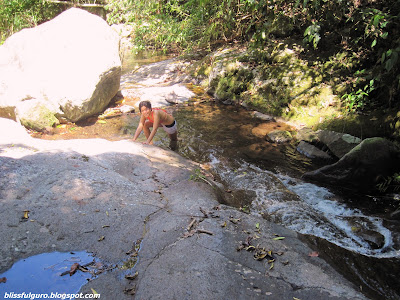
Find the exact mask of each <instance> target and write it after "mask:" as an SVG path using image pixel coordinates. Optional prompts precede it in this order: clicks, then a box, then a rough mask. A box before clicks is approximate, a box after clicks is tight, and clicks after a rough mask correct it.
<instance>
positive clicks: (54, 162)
mask: <svg viewBox="0 0 400 300" xmlns="http://www.w3.org/2000/svg"><path fill="white" fill-rule="evenodd" d="M0 127H1V128H2V129H1V133H0V201H1V207H2V209H1V211H0V218H1V220H2V221H1V224H2V230H1V231H0V239H1V241H2V243H1V245H0V254H1V257H2V260H1V262H0V263H1V269H0V272H1V273H3V272H5V271H6V270H7V269H9V268H10V267H11V266H12V265H13V264H14V263H15V262H17V261H18V260H20V259H23V258H28V257H30V256H33V255H36V254H40V253H48V252H53V251H59V252H69V251H88V252H90V253H93V255H94V257H95V259H96V260H98V261H100V262H101V263H102V266H100V267H98V270H97V271H99V270H101V271H102V272H98V273H101V274H100V275H98V276H96V277H94V279H93V280H91V281H89V282H88V283H87V284H85V285H84V286H83V287H82V288H81V292H82V293H93V291H96V292H97V293H99V294H100V295H101V299H133V298H134V299H279V300H282V299H301V300H305V299H313V300H315V299H366V298H365V297H364V296H363V295H362V294H361V293H360V292H359V291H358V289H357V287H355V286H353V285H352V284H351V283H349V282H348V281H346V280H345V279H344V278H343V277H342V276H341V275H339V274H338V273H337V272H336V271H335V270H333V269H332V268H331V267H330V266H329V265H328V264H327V263H326V262H325V261H324V260H322V259H321V258H320V257H318V256H315V255H312V254H311V253H312V249H310V248H309V247H308V246H307V245H305V244H304V243H303V242H301V241H300V239H299V237H298V235H297V234H296V233H295V232H293V231H290V230H288V229H285V228H283V227H281V226H278V225H275V224H272V223H270V222H267V221H265V220H264V219H262V218H260V217H257V216H253V215H249V214H246V213H244V212H241V211H238V210H236V209H233V208H230V207H227V206H224V205H221V204H219V203H218V202H217V196H216V193H215V191H214V190H213V187H212V186H211V185H210V184H208V183H207V182H206V181H204V180H201V178H202V177H201V176H198V174H199V173H198V170H199V166H198V165H197V164H195V163H193V162H191V161H188V160H186V159H184V158H182V157H181V156H179V155H178V154H176V153H174V152H172V151H167V150H163V149H160V148H158V147H154V146H147V145H142V144H141V143H134V142H131V141H118V142H110V141H106V140H101V139H90V140H68V141H67V140H62V141H60V140H59V141H44V140H36V139H33V138H31V137H30V136H29V135H28V134H27V133H26V131H25V130H24V129H23V128H22V127H20V125H18V124H17V123H15V122H13V121H11V120H5V119H0ZM196 174H197V175H196ZM196 178H197V179H200V180H195V179H196ZM310 254H311V255H310ZM127 262H130V263H131V264H130V266H129V267H128V270H126V265H127ZM123 265H124V266H125V268H123V267H122V266H123ZM129 268H130V269H129ZM127 271H129V272H130V273H129V274H130V275H131V276H127V277H128V278H126V277H125V275H127ZM78 272H80V271H78ZM135 274H136V275H135ZM73 276H75V275H73ZM10 280H12V278H7V282H9V281H10ZM1 284H2V285H3V287H4V286H6V285H7V283H1ZM28 292H29V291H28ZM73 292H74V291H71V293H73Z"/></svg>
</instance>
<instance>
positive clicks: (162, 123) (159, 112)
mask: <svg viewBox="0 0 400 300" xmlns="http://www.w3.org/2000/svg"><path fill="white" fill-rule="evenodd" d="M139 112H140V114H141V116H140V121H139V125H138V128H137V129H136V132H135V135H134V136H133V140H134V141H136V139H137V138H138V137H139V135H140V133H141V132H142V130H143V131H144V134H145V135H146V138H147V140H146V142H144V143H143V144H147V145H149V144H150V145H152V144H153V138H154V135H155V134H156V132H157V129H158V127H163V128H164V130H165V132H166V133H168V136H169V138H170V139H171V142H175V143H176V141H177V140H178V131H177V128H176V121H175V118H174V117H173V116H172V115H170V114H169V113H167V112H166V111H165V110H163V109H159V108H151V103H150V101H141V102H140V103H139ZM150 127H153V130H152V131H150Z"/></svg>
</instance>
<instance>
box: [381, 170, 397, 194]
mask: <svg viewBox="0 0 400 300" xmlns="http://www.w3.org/2000/svg"><path fill="white" fill-rule="evenodd" d="M376 187H377V189H378V190H379V191H380V192H381V193H386V192H388V191H391V192H399V191H400V173H395V174H393V175H392V176H387V177H385V178H382V180H381V182H380V183H379V184H377V186H376Z"/></svg>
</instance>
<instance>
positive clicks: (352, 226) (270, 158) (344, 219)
mask: <svg viewBox="0 0 400 300" xmlns="http://www.w3.org/2000/svg"><path fill="white" fill-rule="evenodd" d="M125 104H129V103H125ZM168 110H170V111H171V113H173V115H174V116H175V118H176V120H177V122H178V126H179V147H178V149H177V150H176V151H177V152H178V153H180V154H181V155H182V156H184V157H186V158H188V159H191V160H193V161H196V162H199V163H201V164H203V166H204V167H206V168H208V169H209V170H210V172H211V173H212V174H213V175H214V176H215V179H216V180H217V181H220V182H222V183H224V185H225V187H226V189H227V190H229V191H230V192H231V193H230V194H231V195H232V200H231V201H229V200H228V201H227V202H228V204H229V205H232V206H236V207H238V208H241V209H243V210H245V211H249V212H250V213H252V214H257V215H261V216H263V217H264V218H266V219H268V220H270V221H273V222H276V223H278V224H282V225H283V226H285V227H287V228H290V229H292V230H294V231H296V232H298V233H300V234H303V235H305V237H306V239H307V241H308V242H309V243H311V245H313V246H314V247H315V249H316V250H318V251H319V252H320V256H321V257H323V258H325V259H327V260H328V261H330V262H331V263H332V264H333V265H334V266H335V267H337V268H338V269H339V270H340V271H341V272H342V273H344V275H345V276H347V277H348V278H349V279H351V280H352V281H353V282H355V283H357V284H359V285H360V286H361V287H362V288H363V289H364V291H365V292H367V294H368V296H369V297H370V298H371V299H383V298H386V299H400V298H399V295H400V290H399V287H398V284H397V278H396V273H397V272H399V271H400V264H399V257H400V243H399V240H400V238H399V237H400V234H399V232H400V230H399V226H398V225H399V223H398V222H397V221H391V220H389V219H388V218H387V216H388V215H389V211H391V210H393V209H394V208H393V207H388V206H387V205H382V200H381V199H379V198H377V197H373V196H369V195H361V194H357V193H355V192H353V191H350V190H341V189H339V188H334V187H322V186H318V185H315V184H311V183H308V182H305V181H303V180H302V179H301V175H302V174H303V173H304V172H306V171H310V170H314V169H316V168H318V167H320V166H321V164H319V163H317V162H315V161H312V160H310V159H308V158H306V157H304V156H302V155H300V154H299V153H298V152H296V145H295V144H293V143H287V144H273V143H269V142H267V141H265V140H264V139H263V138H260V137H257V136H256V135H254V134H252V129H253V128H255V127H256V126H257V125H259V124H261V123H265V122H264V121H261V120H259V119H256V118H254V117H253V116H252V115H251V114H250V112H249V111H246V110H245V109H243V108H237V107H233V106H224V105H221V104H217V103H215V102H213V101H206V102H203V103H197V104H187V105H181V106H175V107H170V108H168ZM138 120H139V117H138V115H137V114H125V115H122V116H118V117H113V118H109V119H106V120H105V121H104V122H101V123H99V122H96V120H89V121H88V122H86V123H84V124H78V125H71V124H70V125H63V126H61V127H60V128H57V129H56V130H55V132H54V133H53V134H52V135H46V134H45V135H40V137H41V138H45V139H68V138H93V137H99V138H106V139H109V140H120V139H129V138H132V136H133V134H134V132H135V130H136V126H137V122H138ZM264 125H265V124H264ZM267 126H269V130H271V131H272V130H275V129H287V125H285V124H280V123H277V122H269V123H268V125H267ZM143 140H144V139H143V137H141V138H140V139H139V141H143ZM154 143H155V145H156V146H160V147H163V148H168V147H169V139H168V137H167V136H166V135H165V133H164V132H163V131H162V130H160V131H159V132H158V133H157V135H156V137H155V139H154Z"/></svg>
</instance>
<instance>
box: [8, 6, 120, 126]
mask: <svg viewBox="0 0 400 300" xmlns="http://www.w3.org/2000/svg"><path fill="white" fill-rule="evenodd" d="M120 78H121V60H120V57H119V36H118V34H117V33H116V32H115V31H114V30H112V29H111V27H110V26H109V25H108V24H107V23H106V22H105V21H104V20H103V19H101V18H100V17H98V16H95V15H93V14H90V13H88V12H86V11H83V10H80V9H77V8H71V9H69V10H67V11H65V12H64V13H62V14H60V15H59V16H57V17H56V18H54V19H53V20H51V21H49V22H46V23H44V24H42V25H39V26H37V27H35V28H30V29H24V30H21V31H20V32H18V33H16V34H14V35H12V36H11V37H10V38H8V39H7V40H6V41H5V43H4V44H3V45H2V46H1V47H0V115H3V116H6V117H10V118H15V119H18V118H19V116H18V109H17V108H18V106H19V105H21V103H22V102H32V103H36V102H38V101H40V102H41V103H47V104H46V106H47V108H48V109H49V110H50V111H51V112H52V114H53V115H55V116H56V117H57V118H61V117H63V118H65V119H68V120H70V121H73V122H76V121H79V120H81V119H84V118H86V117H89V116H91V115H93V114H96V113H99V112H101V111H102V110H104V108H105V107H106V106H107V105H108V104H109V102H110V100H111V99H112V97H113V96H114V95H115V94H116V93H117V92H118V89H119V84H120ZM30 106H31V107H34V105H30ZM10 107H11V108H14V111H15V112H16V113H15V114H16V115H14V116H13V115H12V114H11V113H10V112H8V115H7V114H6V113H3V112H2V110H4V108H8V110H10Z"/></svg>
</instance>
